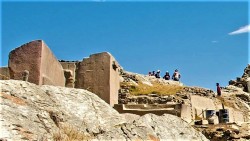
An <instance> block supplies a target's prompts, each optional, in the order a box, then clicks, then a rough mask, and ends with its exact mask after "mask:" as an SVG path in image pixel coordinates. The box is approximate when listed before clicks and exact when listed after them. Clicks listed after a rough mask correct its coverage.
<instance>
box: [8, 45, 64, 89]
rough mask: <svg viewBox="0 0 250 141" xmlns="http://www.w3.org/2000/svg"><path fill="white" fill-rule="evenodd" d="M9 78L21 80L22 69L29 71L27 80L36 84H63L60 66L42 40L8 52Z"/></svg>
mask: <svg viewBox="0 0 250 141" xmlns="http://www.w3.org/2000/svg"><path fill="white" fill-rule="evenodd" d="M9 69H10V77H11V79H16V80H22V79H23V78H22V73H23V71H24V70H27V71H29V80H28V81H29V82H31V83H35V84H37V85H56V86H64V85H65V78H64V73H63V69H62V66H61V65H60V63H59V62H58V61H57V59H56V58H55V56H54V55H53V53H52V52H51V50H50V49H49V48H48V46H47V45H46V44H45V43H44V41H42V40H36V41H31V42H29V43H26V44H24V45H22V46H20V47H18V48H16V49H14V50H12V51H11V52H10V54H9Z"/></svg>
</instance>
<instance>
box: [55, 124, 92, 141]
mask: <svg viewBox="0 0 250 141" xmlns="http://www.w3.org/2000/svg"><path fill="white" fill-rule="evenodd" d="M90 139H91V136H90V135H86V134H84V133H83V132H81V131H79V130H78V129H76V128H74V127H73V126H69V125H65V126H62V127H61V128H60V130H59V131H58V132H57V133H54V134H53V140H54V141H86V140H90Z"/></svg>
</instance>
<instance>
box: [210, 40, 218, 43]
mask: <svg viewBox="0 0 250 141" xmlns="http://www.w3.org/2000/svg"><path fill="white" fill-rule="evenodd" d="M211 42H212V43H218V42H219V41H215V40H214V41H211Z"/></svg>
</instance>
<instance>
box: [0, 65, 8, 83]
mask: <svg viewBox="0 0 250 141" xmlns="http://www.w3.org/2000/svg"><path fill="white" fill-rule="evenodd" d="M8 79H10V72H9V68H8V67H0V80H8Z"/></svg>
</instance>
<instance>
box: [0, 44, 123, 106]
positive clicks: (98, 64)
mask: <svg viewBox="0 0 250 141" xmlns="http://www.w3.org/2000/svg"><path fill="white" fill-rule="evenodd" d="M120 70H121V67H120V65H119V64H118V62H117V61H116V60H115V58H114V57H113V56H112V55H111V54H110V53H107V52H103V53H97V54H92V55H90V57H89V58H84V59H83V60H82V61H63V60H61V61H58V60H57V59H56V57H55V56H54V54H53V53H52V51H51V50H50V49H49V47H48V46H47V45H46V44H45V42H44V41H42V40H35V41H31V42H29V43H26V44H24V45H22V46H20V47H18V48H16V49H14V50H12V51H11V52H10V53H9V62H8V67H2V68H0V74H1V75H0V79H2V80H6V79H15V80H26V81H28V82H31V83H34V84H37V85H54V86H63V87H70V88H82V89H87V90H89V91H91V92H93V93H95V94H97V95H98V96H99V97H100V98H101V99H103V100H104V101H106V102H107V103H108V104H110V105H111V106H113V105H114V104H117V103H118V90H119V88H120V79H119V78H120V77H119V73H120Z"/></svg>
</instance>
